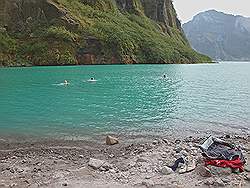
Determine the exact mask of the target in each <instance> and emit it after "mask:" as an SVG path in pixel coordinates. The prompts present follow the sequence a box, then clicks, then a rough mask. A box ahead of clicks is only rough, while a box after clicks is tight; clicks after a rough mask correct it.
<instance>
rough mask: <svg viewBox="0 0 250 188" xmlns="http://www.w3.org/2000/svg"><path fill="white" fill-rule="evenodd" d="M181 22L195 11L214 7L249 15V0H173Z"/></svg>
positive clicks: (219, 9)
mask: <svg viewBox="0 0 250 188" xmlns="http://www.w3.org/2000/svg"><path fill="white" fill-rule="evenodd" d="M173 2H174V5H175V9H176V11H177V14H178V17H179V19H180V20H181V22H182V23H185V22H187V21H189V20H191V19H192V18H193V16H195V15H196V14H197V13H199V12H202V11H205V10H210V9H215V10H218V11H221V12H225V13H229V14H234V15H242V16H245V17H250V0H173Z"/></svg>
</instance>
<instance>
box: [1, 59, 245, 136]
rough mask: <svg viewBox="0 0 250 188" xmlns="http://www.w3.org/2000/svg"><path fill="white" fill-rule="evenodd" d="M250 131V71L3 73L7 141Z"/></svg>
mask: <svg viewBox="0 0 250 188" xmlns="http://www.w3.org/2000/svg"><path fill="white" fill-rule="evenodd" d="M163 74H166V76H167V77H166V78H165V79H163ZM90 77H94V78H95V79H96V80H97V82H95V83H90V82H88V81H87V80H88V79H89V78H90ZM65 79H66V80H68V81H69V82H70V85H68V86H64V85H62V84H60V83H62V82H63V81H64V80H65ZM249 129H250V63H220V64H199V65H106V66H72V67H32V68H2V69H0V135H2V136H3V135H5V136H13V135H31V136H41V137H65V138H66V137H77V136H79V137H81V136H82V137H84V136H93V135H97V134H102V133H106V132H116V133H121V134H122V133H145V134H146V133H150V134H151V133H163V134H164V133H167V132H171V131H176V132H185V131H197V130H200V131H223V130H225V131H234V130H240V131H243V132H248V131H249Z"/></svg>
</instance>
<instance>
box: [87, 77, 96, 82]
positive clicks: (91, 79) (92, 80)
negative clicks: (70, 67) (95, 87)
mask: <svg viewBox="0 0 250 188" xmlns="http://www.w3.org/2000/svg"><path fill="white" fill-rule="evenodd" d="M96 81H97V80H95V78H94V77H91V78H90V79H89V80H88V82H96Z"/></svg>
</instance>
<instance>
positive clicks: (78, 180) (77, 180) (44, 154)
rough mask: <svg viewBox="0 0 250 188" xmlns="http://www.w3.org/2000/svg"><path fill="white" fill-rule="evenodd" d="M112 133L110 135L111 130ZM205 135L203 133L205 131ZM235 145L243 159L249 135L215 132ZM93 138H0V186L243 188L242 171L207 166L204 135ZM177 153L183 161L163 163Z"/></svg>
mask: <svg viewBox="0 0 250 188" xmlns="http://www.w3.org/2000/svg"><path fill="white" fill-rule="evenodd" d="M114 136H115V135H114ZM208 136H209V135H208ZM218 137H219V138H222V139H224V140H225V141H228V142H233V143H235V144H236V145H238V146H240V147H241V149H242V151H243V154H244V156H245V158H246V160H247V162H248V159H249V158H250V147H249V146H250V136H249V135H248V134H247V135H220V136H218ZM99 139H100V140H98V141H96V142H94V141H66V140H43V141H37V142H21V143H16V142H7V141H5V140H3V139H1V140H0V162H1V163H0V187H1V188H2V187H18V188H22V187H32V188H33V187H51V188H57V187H84V188H85V187H87V188H88V187H89V188H92V187H106V188H110V187H157V188H158V187H249V186H250V173H249V171H250V166H249V163H247V164H246V165H245V171H244V172H243V173H240V174H236V173H232V172H231V169H227V168H219V167H212V166H208V167H207V168H205V166H204V160H203V157H202V156H201V151H200V149H199V148H198V145H199V144H201V143H203V141H204V140H205V139H206V137H205V136H202V137H199V136H188V137H183V138H181V139H179V138H178V139H176V138H174V137H155V138H154V137H141V138H139V137H137V138H134V137H131V138H128V137H122V136H119V137H118V139H119V144H116V145H113V146H108V145H106V143H105V137H104V136H103V137H100V138H99ZM180 156H183V157H185V159H186V160H187V164H188V166H187V167H185V168H183V167H181V168H180V169H177V171H175V172H174V171H172V169H170V168H169V166H170V165H172V164H173V163H174V162H175V160H176V159H177V158H178V157H180Z"/></svg>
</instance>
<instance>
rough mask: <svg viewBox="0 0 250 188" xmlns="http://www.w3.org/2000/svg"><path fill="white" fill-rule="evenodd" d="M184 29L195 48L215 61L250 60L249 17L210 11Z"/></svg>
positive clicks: (203, 13) (196, 18)
mask: <svg viewBox="0 0 250 188" xmlns="http://www.w3.org/2000/svg"><path fill="white" fill-rule="evenodd" d="M183 29H184V32H185V34H186V37H187V39H188V40H189V42H190V44H191V45H192V47H193V48H194V49H195V50H197V51H198V52H200V53H203V54H206V55H208V56H210V57H211V58H213V59H215V60H238V61H241V60H242V61H244V60H248V61H249V60H250V18H246V17H243V16H234V15H231V14H225V13H223V12H218V11H216V10H209V11H206V12H202V13H199V14H197V15H196V16H194V18H193V20H191V21H189V22H187V23H185V24H183Z"/></svg>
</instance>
